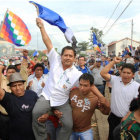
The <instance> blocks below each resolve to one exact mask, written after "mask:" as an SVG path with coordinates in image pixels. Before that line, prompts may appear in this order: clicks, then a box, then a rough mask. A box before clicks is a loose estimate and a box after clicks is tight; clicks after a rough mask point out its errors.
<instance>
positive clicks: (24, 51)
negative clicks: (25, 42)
mask: <svg viewBox="0 0 140 140" xmlns="http://www.w3.org/2000/svg"><path fill="white" fill-rule="evenodd" d="M23 56H24V57H25V59H26V57H27V56H28V50H26V49H24V50H23Z"/></svg>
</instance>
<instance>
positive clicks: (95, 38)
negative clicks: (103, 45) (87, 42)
mask: <svg viewBox="0 0 140 140" xmlns="http://www.w3.org/2000/svg"><path fill="white" fill-rule="evenodd" d="M93 47H94V50H95V51H98V52H100V53H101V49H100V48H99V46H98V41H97V37H96V35H95V33H94V32H93Z"/></svg>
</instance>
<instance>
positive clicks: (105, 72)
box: [100, 57, 122, 81]
mask: <svg viewBox="0 0 140 140" xmlns="http://www.w3.org/2000/svg"><path fill="white" fill-rule="evenodd" d="M121 61H122V58H120V57H115V58H114V59H113V61H111V62H110V63H109V64H108V65H106V66H105V67H104V68H103V69H102V71H101V73H100V74H101V76H102V77H103V78H104V79H105V80H106V81H109V80H110V77H111V75H110V74H109V73H108V72H109V71H110V69H111V68H112V67H113V66H114V64H117V63H120V62H121Z"/></svg>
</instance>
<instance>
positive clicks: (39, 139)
mask: <svg viewBox="0 0 140 140" xmlns="http://www.w3.org/2000/svg"><path fill="white" fill-rule="evenodd" d="M36 22H37V25H38V27H39V29H40V31H41V35H42V39H43V41H44V44H45V45H46V47H47V49H48V60H49V63H50V71H49V76H48V79H47V81H46V83H45V87H44V88H43V91H42V93H41V94H42V96H40V98H39V99H38V101H37V103H36V105H35V107H34V110H33V131H34V135H35V138H36V140H46V139H47V132H46V126H45V123H39V122H38V118H39V117H40V116H41V115H43V114H45V113H48V112H49V111H50V110H51V109H52V108H53V109H57V110H59V111H60V112H62V113H63V117H62V118H61V119H60V121H61V122H62V127H61V129H60V131H59V133H58V136H57V140H69V137H70V135H71V132H72V127H73V120H72V110H71V107H70V105H69V93H70V90H71V89H72V88H73V87H75V86H78V83H79V82H78V79H79V77H80V76H81V74H82V73H81V72H80V71H78V70H77V69H76V67H75V66H74V65H73V63H74V61H75V56H76V52H75V50H74V49H73V48H72V47H70V46H66V47H64V48H63V49H62V52H61V56H60V55H58V53H57V52H56V51H55V49H54V48H53V45H52V43H51V40H50V38H49V36H48V35H47V33H46V31H45V28H44V25H43V23H42V21H41V19H39V18H37V20H36ZM92 91H93V92H95V91H96V92H95V93H96V94H98V95H97V96H98V97H99V100H102V97H103V96H102V95H101V93H100V92H99V91H97V88H96V87H95V86H94V87H93V88H92Z"/></svg>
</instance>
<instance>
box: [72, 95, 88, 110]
mask: <svg viewBox="0 0 140 140" xmlns="http://www.w3.org/2000/svg"><path fill="white" fill-rule="evenodd" d="M71 101H74V102H75V103H76V106H77V107H79V108H82V110H81V112H84V111H85V110H89V109H90V101H89V99H88V98H84V100H81V99H79V100H77V95H74V96H73V97H72V98H71Z"/></svg>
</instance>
